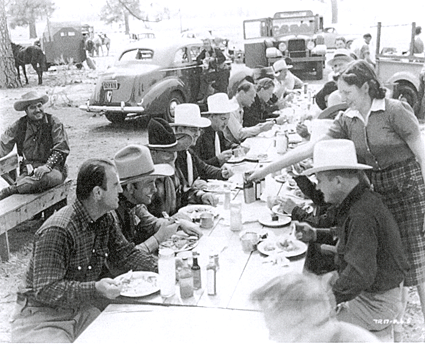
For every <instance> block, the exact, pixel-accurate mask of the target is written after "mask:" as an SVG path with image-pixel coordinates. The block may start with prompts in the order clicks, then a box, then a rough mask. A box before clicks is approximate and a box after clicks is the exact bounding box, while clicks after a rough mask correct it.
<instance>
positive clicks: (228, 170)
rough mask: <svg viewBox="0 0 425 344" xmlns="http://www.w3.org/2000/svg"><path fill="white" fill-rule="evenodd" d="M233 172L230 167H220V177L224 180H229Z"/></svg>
mask: <svg viewBox="0 0 425 344" xmlns="http://www.w3.org/2000/svg"><path fill="white" fill-rule="evenodd" d="M233 174H234V173H233V171H232V169H231V168H230V167H228V166H226V165H223V166H222V167H221V175H222V176H223V178H224V179H229V178H230V177H231V176H233Z"/></svg>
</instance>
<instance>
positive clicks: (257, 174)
mask: <svg viewBox="0 0 425 344" xmlns="http://www.w3.org/2000/svg"><path fill="white" fill-rule="evenodd" d="M246 175H247V180H248V181H257V180H261V179H263V178H264V177H265V176H266V175H267V174H266V173H264V172H263V169H259V170H255V171H247V172H246Z"/></svg>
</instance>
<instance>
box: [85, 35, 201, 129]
mask: <svg viewBox="0 0 425 344" xmlns="http://www.w3.org/2000/svg"><path fill="white" fill-rule="evenodd" d="M201 50H202V41H200V40H197V39H182V40H172V41H171V40H160V39H147V40H141V41H137V42H134V43H132V44H130V45H129V46H128V47H127V48H126V49H124V51H123V52H122V53H121V54H120V55H119V57H118V60H117V61H116V62H115V64H114V66H113V67H111V68H109V69H107V70H106V71H105V72H103V73H102V74H101V75H99V77H98V80H97V83H96V88H95V90H94V92H93V94H92V96H91V98H90V100H89V101H88V103H87V104H86V105H82V106H80V109H81V110H85V111H89V112H90V111H91V112H103V113H104V114H105V116H106V118H107V119H108V120H109V121H111V122H123V121H124V120H125V119H126V118H127V117H131V116H141V115H148V116H161V117H163V118H165V119H166V120H167V121H169V122H173V121H174V108H175V107H176V105H177V104H180V103H191V102H193V103H194V102H196V97H197V94H198V91H199V82H200V73H201V72H202V66H200V65H198V64H197V62H196V56H198V54H199V53H200V51H201Z"/></svg>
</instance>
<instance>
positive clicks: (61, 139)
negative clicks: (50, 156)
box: [52, 116, 69, 157]
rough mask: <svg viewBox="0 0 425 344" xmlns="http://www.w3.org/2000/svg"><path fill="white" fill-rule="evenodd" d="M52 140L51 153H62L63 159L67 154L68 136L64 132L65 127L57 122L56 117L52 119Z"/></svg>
mask: <svg viewBox="0 0 425 344" xmlns="http://www.w3.org/2000/svg"><path fill="white" fill-rule="evenodd" d="M52 119H53V125H52V139H53V148H52V151H57V152H60V153H62V155H64V156H65V157H66V156H68V154H69V140H68V135H67V133H66V131H65V127H64V125H63V123H62V122H60V121H59V119H57V118H56V117H54V116H53V117H52Z"/></svg>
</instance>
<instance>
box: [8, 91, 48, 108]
mask: <svg viewBox="0 0 425 344" xmlns="http://www.w3.org/2000/svg"><path fill="white" fill-rule="evenodd" d="M48 101H49V97H48V96H47V95H46V94H45V95H43V96H41V97H38V98H32V99H25V100H17V101H16V102H15V104H14V105H13V107H14V109H15V110H16V111H24V110H25V109H26V108H27V106H28V105H30V104H33V103H37V102H41V103H42V104H46V103H47V102H48Z"/></svg>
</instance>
